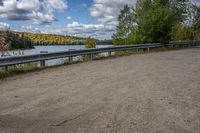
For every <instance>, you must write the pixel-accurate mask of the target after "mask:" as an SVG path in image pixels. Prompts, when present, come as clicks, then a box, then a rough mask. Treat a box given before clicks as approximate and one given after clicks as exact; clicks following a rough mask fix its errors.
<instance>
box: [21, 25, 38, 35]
mask: <svg viewBox="0 0 200 133" xmlns="http://www.w3.org/2000/svg"><path fill="white" fill-rule="evenodd" d="M20 31H21V32H31V33H40V32H41V31H40V29H39V28H34V27H32V26H31V25H29V26H22V27H21V28H20Z"/></svg>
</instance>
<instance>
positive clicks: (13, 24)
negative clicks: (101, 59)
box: [0, 0, 200, 39]
mask: <svg viewBox="0 0 200 133" xmlns="http://www.w3.org/2000/svg"><path fill="white" fill-rule="evenodd" d="M193 1H195V2H196V3H197V4H199V3H200V0H193ZM135 3H136V0H0V30H7V29H11V30H15V31H22V32H32V33H47V34H62V35H73V36H79V37H93V38H97V39H111V37H112V35H113V33H114V32H115V29H116V26H117V24H118V21H117V17H118V14H119V12H120V10H121V9H122V8H123V6H124V5H125V4H128V5H135Z"/></svg>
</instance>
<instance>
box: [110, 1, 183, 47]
mask: <svg viewBox="0 0 200 133" xmlns="http://www.w3.org/2000/svg"><path fill="white" fill-rule="evenodd" d="M130 9H131V8H128V7H127V6H125V7H124V9H123V10H122V11H121V13H120V15H119V25H118V26H117V33H116V34H115V35H114V36H113V40H114V41H115V40H117V41H116V42H115V43H119V42H120V40H122V39H123V40H126V42H128V44H134V43H150V42H168V41H170V40H171V38H172V30H173V27H174V26H175V25H176V24H177V22H182V21H183V20H184V11H185V0H138V1H137V4H136V8H133V9H131V10H130ZM127 14H128V15H127ZM127 16H128V17H127ZM122 18H123V19H122ZM127 22H128V23H127ZM125 24H129V25H130V27H129V29H126V28H124V27H126V26H125ZM124 29H125V30H124ZM123 44H127V43H123Z"/></svg>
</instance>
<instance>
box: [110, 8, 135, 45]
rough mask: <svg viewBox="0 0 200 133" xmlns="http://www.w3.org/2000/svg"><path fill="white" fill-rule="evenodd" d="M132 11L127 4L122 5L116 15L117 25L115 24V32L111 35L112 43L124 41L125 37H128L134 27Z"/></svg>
mask: <svg viewBox="0 0 200 133" xmlns="http://www.w3.org/2000/svg"><path fill="white" fill-rule="evenodd" d="M133 13H134V11H133V9H132V8H130V7H129V6H128V5H125V6H124V9H123V10H121V12H120V15H119V17H118V21H119V25H118V26H117V32H116V34H114V35H113V43H115V44H116V43H126V42H125V41H126V40H125V39H126V38H128V37H129V35H130V34H131V33H132V31H133V30H134V28H135V23H134V21H135V18H134V14H133Z"/></svg>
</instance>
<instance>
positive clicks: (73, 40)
mask: <svg viewBox="0 0 200 133" xmlns="http://www.w3.org/2000/svg"><path fill="white" fill-rule="evenodd" d="M88 40H89V41H90V42H94V43H96V42H99V41H98V40H97V39H93V38H79V37H73V36H64V35H53V34H36V33H27V32H15V31H0V51H6V50H12V49H27V48H32V47H33V46H36V45H84V44H85V43H87V42H88Z"/></svg>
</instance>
